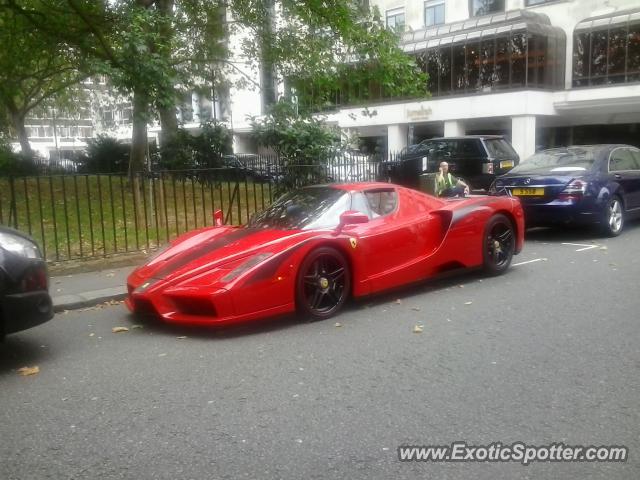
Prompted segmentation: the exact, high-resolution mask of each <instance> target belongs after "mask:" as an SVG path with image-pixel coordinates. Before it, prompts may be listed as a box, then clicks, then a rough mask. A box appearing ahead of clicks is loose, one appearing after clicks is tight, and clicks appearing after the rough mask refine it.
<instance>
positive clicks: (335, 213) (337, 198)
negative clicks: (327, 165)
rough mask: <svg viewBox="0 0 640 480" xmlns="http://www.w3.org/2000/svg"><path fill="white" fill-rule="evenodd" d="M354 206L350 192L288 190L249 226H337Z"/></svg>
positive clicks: (328, 188) (322, 188)
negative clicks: (341, 218)
mask: <svg viewBox="0 0 640 480" xmlns="http://www.w3.org/2000/svg"><path fill="white" fill-rule="evenodd" d="M350 206H351V196H350V195H349V193H348V192H345V191H343V190H339V189H336V188H331V187H308V188H302V189H300V190H295V191H293V192H289V193H287V194H285V195H284V196H282V197H280V198H279V199H278V200H277V201H276V202H275V203H273V204H272V205H271V206H270V207H269V208H267V209H266V210H264V211H262V212H260V213H258V214H257V215H255V216H254V217H253V218H252V219H251V220H250V221H249V223H248V224H247V226H248V227H250V228H278V229H284V230H290V229H302V230H311V229H315V228H334V227H336V226H338V223H339V222H340V215H341V214H342V213H344V212H346V211H347V210H349V208H350Z"/></svg>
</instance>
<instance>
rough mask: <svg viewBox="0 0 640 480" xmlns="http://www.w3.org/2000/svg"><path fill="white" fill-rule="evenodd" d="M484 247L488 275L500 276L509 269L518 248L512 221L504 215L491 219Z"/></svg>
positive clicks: (486, 231) (486, 230)
mask: <svg viewBox="0 0 640 480" xmlns="http://www.w3.org/2000/svg"><path fill="white" fill-rule="evenodd" d="M482 246H483V258H484V269H485V271H486V272H487V273H489V274H490V275H500V274H501V273H503V272H504V271H505V270H506V269H507V268H509V265H510V264H511V260H512V259H513V253H514V251H515V246H516V241H515V230H514V227H513V224H512V223H511V220H509V219H508V218H507V217H506V216H504V215H502V214H498V215H494V216H493V217H491V218H490V219H489V221H488V222H487V225H486V226H485V229H484V237H483V245H482Z"/></svg>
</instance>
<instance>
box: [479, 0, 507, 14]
mask: <svg viewBox="0 0 640 480" xmlns="http://www.w3.org/2000/svg"><path fill="white" fill-rule="evenodd" d="M495 12H504V0H471V15H472V16H474V17H478V16H480V15H488V14H490V13H495Z"/></svg>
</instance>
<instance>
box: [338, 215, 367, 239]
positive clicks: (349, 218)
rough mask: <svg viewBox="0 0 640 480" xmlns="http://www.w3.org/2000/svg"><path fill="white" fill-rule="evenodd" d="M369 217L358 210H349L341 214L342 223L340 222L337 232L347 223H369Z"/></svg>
mask: <svg viewBox="0 0 640 480" xmlns="http://www.w3.org/2000/svg"><path fill="white" fill-rule="evenodd" d="M368 222H369V217H368V216H367V215H366V214H364V213H362V212H358V211H357V210H347V211H346V212H344V213H343V214H342V215H340V223H339V224H338V228H337V233H340V232H341V231H342V229H343V228H344V227H346V226H347V225H359V224H362V223H368Z"/></svg>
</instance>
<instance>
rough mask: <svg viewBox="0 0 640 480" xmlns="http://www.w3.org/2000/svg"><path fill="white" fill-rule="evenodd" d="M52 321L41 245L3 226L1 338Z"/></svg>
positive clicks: (0, 248) (0, 232)
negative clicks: (39, 246)
mask: <svg viewBox="0 0 640 480" xmlns="http://www.w3.org/2000/svg"><path fill="white" fill-rule="evenodd" d="M51 318H53V306H52V303H51V297H50V296H49V277H48V274H47V265H46V263H45V261H44V259H43V258H42V254H41V253H40V249H39V248H38V245H36V243H35V242H34V241H33V240H32V239H31V238H29V237H28V236H27V235H25V234H23V233H21V232H19V231H17V230H14V229H12V228H8V227H2V226H0V339H2V338H4V336H5V335H8V334H10V333H15V332H19V331H21V330H26V329H27V328H31V327H34V326H36V325H39V324H41V323H44V322H46V321H47V320H50V319H51Z"/></svg>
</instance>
